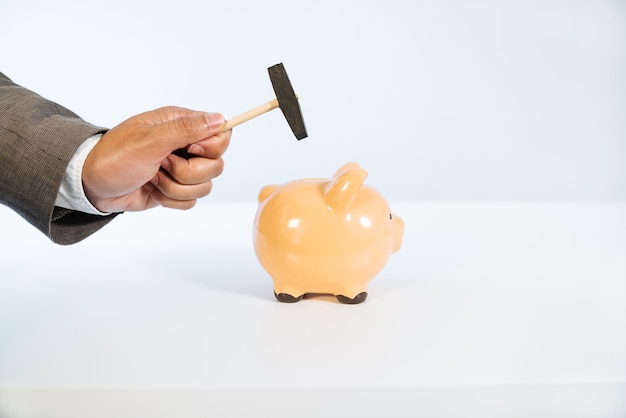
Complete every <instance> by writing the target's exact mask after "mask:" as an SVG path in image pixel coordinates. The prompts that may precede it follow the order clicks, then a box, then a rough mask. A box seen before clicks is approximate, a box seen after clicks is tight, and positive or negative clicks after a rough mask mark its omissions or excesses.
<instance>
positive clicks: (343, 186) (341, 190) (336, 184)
mask: <svg viewBox="0 0 626 418" xmlns="http://www.w3.org/2000/svg"><path fill="white" fill-rule="evenodd" d="M344 167H345V166H344ZM366 177H367V171H365V170H363V169H361V168H359V166H358V165H357V166H356V167H353V168H351V169H349V170H347V171H344V172H343V173H340V174H339V175H338V176H337V177H335V178H333V179H332V180H331V182H330V183H328V186H326V190H324V201H325V202H326V205H327V206H328V208H329V209H330V210H332V211H338V212H342V213H347V212H348V210H350V205H352V202H353V201H354V198H355V196H356V194H357V193H358V192H359V190H360V189H361V186H363V182H364V181H365V178H366Z"/></svg>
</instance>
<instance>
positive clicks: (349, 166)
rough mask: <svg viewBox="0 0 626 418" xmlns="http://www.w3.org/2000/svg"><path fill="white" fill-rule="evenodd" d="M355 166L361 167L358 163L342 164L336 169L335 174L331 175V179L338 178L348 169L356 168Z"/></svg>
mask: <svg viewBox="0 0 626 418" xmlns="http://www.w3.org/2000/svg"><path fill="white" fill-rule="evenodd" d="M355 168H361V167H360V166H359V164H358V163H347V164H344V165H342V166H341V168H339V170H337V171H335V174H333V176H332V177H331V179H333V180H336V179H337V178H339V176H341V175H342V174H343V173H345V172H346V171H350V170H354V169H355Z"/></svg>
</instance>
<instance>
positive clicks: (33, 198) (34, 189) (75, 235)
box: [0, 73, 115, 245]
mask: <svg viewBox="0 0 626 418" xmlns="http://www.w3.org/2000/svg"><path fill="white" fill-rule="evenodd" d="M105 131H106V129H104V128H100V127H97V126H94V125H91V124H89V123H87V122H85V121H83V120H82V119H81V118H79V117H78V116H77V115H76V114H74V113H72V112H71V111H69V110H68V109H66V108H64V107H62V106H60V105H58V104H56V103H54V102H51V101H49V100H46V99H44V98H43V97H41V96H39V95H38V94H36V93H34V92H32V91H30V90H28V89H25V88H23V87H21V86H18V85H17V84H15V83H13V82H12V81H11V80H10V79H9V78H8V77H6V76H5V75H4V74H2V73H0V203H2V204H4V205H6V206H8V207H10V208H11V209H13V210H14V211H16V212H17V213H18V214H20V215H21V216H22V217H23V218H24V219H26V220H27V221H28V222H29V223H31V224H32V225H33V226H35V227H36V228H37V229H39V230H40V231H41V232H43V233H44V234H46V235H47V236H48V237H49V238H50V239H51V240H52V241H54V242H56V243H58V244H62V245H69V244H74V243H76V242H78V241H80V240H82V239H84V238H86V237H88V236H89V235H91V234H93V233H94V232H96V231H97V230H99V229H100V228H102V227H103V226H104V225H106V224H107V223H108V222H110V221H111V219H113V217H114V216H115V214H113V215H110V216H106V217H102V216H97V215H90V214H86V213H82V212H77V211H72V210H68V209H62V208H58V207H55V206H54V202H55V200H56V196H57V193H58V191H59V188H60V187H61V181H62V179H63V176H64V174H65V169H66V167H67V165H68V163H69V161H70V159H71V158H72V155H73V154H74V152H76V149H77V148H78V147H79V146H80V144H82V143H83V142H84V141H85V140H86V139H87V138H89V137H90V136H92V135H94V134H96V133H101V132H105Z"/></svg>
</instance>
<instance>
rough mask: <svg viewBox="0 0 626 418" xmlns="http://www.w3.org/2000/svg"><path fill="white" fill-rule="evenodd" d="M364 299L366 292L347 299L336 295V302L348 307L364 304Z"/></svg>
mask: <svg viewBox="0 0 626 418" xmlns="http://www.w3.org/2000/svg"><path fill="white" fill-rule="evenodd" d="M365 299H367V292H361V293H359V294H358V295H356V296H355V297H354V298H349V297H347V296H344V295H337V300H338V301H339V302H341V303H346V304H348V305H356V304H358V303H361V302H365Z"/></svg>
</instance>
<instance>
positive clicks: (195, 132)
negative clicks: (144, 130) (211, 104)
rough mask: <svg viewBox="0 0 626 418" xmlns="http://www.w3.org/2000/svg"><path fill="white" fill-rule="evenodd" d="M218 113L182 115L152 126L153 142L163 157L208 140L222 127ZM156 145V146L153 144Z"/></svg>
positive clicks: (222, 118) (221, 117)
mask: <svg viewBox="0 0 626 418" xmlns="http://www.w3.org/2000/svg"><path fill="white" fill-rule="evenodd" d="M224 124H225V120H224V116H222V115H221V114H220V113H205V112H193V113H191V114H182V115H177V116H175V117H173V118H172V119H169V120H165V121H163V122H162V123H160V124H157V125H154V127H153V135H154V137H155V138H154V139H155V142H156V143H158V144H159V145H160V146H158V148H160V149H162V151H163V153H164V154H165V155H167V154H169V153H171V152H172V151H174V150H176V149H179V148H184V147H186V146H187V145H189V144H193V143H194V142H198V141H201V140H203V139H206V138H210V137H212V136H213V135H216V134H218V133H219V132H220V131H221V129H222V128H223V127H224ZM155 145H156V144H155Z"/></svg>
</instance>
